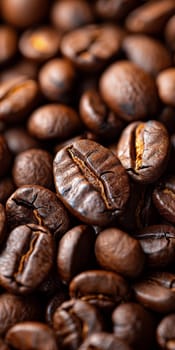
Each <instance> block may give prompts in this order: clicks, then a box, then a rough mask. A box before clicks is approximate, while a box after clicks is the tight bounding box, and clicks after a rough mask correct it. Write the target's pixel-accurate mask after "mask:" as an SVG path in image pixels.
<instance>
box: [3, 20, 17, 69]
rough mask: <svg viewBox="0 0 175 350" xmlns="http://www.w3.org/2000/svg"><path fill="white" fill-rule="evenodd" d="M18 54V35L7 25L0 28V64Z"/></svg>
mask: <svg viewBox="0 0 175 350" xmlns="http://www.w3.org/2000/svg"><path fill="white" fill-rule="evenodd" d="M16 52H17V34H16V32H15V30H14V29H13V28H11V27H10V26H7V25H1V26H0V64H2V63H6V62H7V61H9V60H10V59H12V58H13V57H14V56H15V54H16Z"/></svg>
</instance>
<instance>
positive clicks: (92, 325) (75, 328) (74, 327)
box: [53, 300, 103, 350]
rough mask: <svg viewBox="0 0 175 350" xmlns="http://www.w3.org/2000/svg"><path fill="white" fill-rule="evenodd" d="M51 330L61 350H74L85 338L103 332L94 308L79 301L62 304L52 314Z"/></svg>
mask: <svg viewBox="0 0 175 350" xmlns="http://www.w3.org/2000/svg"><path fill="white" fill-rule="evenodd" d="M53 328H54V331H55V333H56V335H57V340H58V344H59V345H60V348H62V349H70V350H76V349H78V347H79V345H80V344H81V343H82V341H83V340H84V339H86V337H88V336H89V335H90V334H92V333H94V332H100V331H102V330H103V324H102V322H101V320H100V318H99V315H98V312H97V310H96V308H94V307H93V306H92V305H89V303H87V302H85V301H81V300H71V301H67V302H65V303H63V304H62V305H61V306H60V307H59V308H58V309H56V311H55V312H54V314H53Z"/></svg>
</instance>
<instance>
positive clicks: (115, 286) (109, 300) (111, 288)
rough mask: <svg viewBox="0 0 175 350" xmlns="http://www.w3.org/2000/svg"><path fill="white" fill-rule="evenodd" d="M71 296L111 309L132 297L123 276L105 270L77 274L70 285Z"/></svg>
mask: <svg viewBox="0 0 175 350" xmlns="http://www.w3.org/2000/svg"><path fill="white" fill-rule="evenodd" d="M69 292H70V296H71V298H76V299H81V300H84V301H88V302H89V303H91V304H92V305H95V306H98V307H100V308H102V309H111V308H114V307H115V306H116V305H118V304H120V303H121V302H126V301H127V300H128V299H129V298H130V289H129V286H128V284H127V282H126V281H125V279H124V278H123V277H121V276H120V275H118V274H116V273H114V272H110V271H103V270H89V271H84V272H81V273H80V274H79V275H77V276H75V277H74V278H73V280H72V281H71V283H70V285H69Z"/></svg>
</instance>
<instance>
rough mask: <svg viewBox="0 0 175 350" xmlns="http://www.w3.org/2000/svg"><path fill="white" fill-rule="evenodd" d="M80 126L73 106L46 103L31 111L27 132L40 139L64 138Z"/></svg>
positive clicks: (68, 136) (71, 134)
mask: <svg viewBox="0 0 175 350" xmlns="http://www.w3.org/2000/svg"><path fill="white" fill-rule="evenodd" d="M80 127H81V121H80V118H79V117H78V115H77V113H76V112H75V110H74V109H73V108H70V107H68V106H66V105H61V104H56V103H55V104H48V105H46V106H43V107H40V108H38V109H36V110H35V111H34V113H32V115H31V116H30V118H29V121H28V130H29V132H30V133H31V134H32V135H33V136H34V137H36V138H37V139H40V140H50V139H56V138H57V140H58V141H59V139H60V140H64V139H65V140H66V139H68V138H70V137H71V136H73V135H74V134H75V133H76V132H78V130H79V129H80Z"/></svg>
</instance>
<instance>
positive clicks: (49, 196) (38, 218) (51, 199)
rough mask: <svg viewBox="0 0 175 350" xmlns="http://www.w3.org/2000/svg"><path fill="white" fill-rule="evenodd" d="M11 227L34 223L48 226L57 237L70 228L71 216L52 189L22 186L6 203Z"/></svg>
mask: <svg viewBox="0 0 175 350" xmlns="http://www.w3.org/2000/svg"><path fill="white" fill-rule="evenodd" d="M6 213H7V219H8V224H9V227H10V228H14V227H16V226H19V225H21V224H29V223H34V224H37V225H41V226H44V227H46V228H47V229H48V230H49V231H50V232H51V233H52V234H54V236H55V237H61V236H62V235H63V234H64V233H65V232H66V231H67V230H68V229H69V217H68V214H67V211H66V209H65V208H64V206H63V204H62V203H61V202H60V201H59V199H58V198H57V196H56V194H55V193H53V192H52V191H50V190H48V189H47V188H44V187H42V186H37V185H28V186H21V187H20V188H19V189H17V190H16V191H15V192H14V193H13V194H12V195H11V197H10V198H9V199H8V201H7V203H6Z"/></svg>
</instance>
